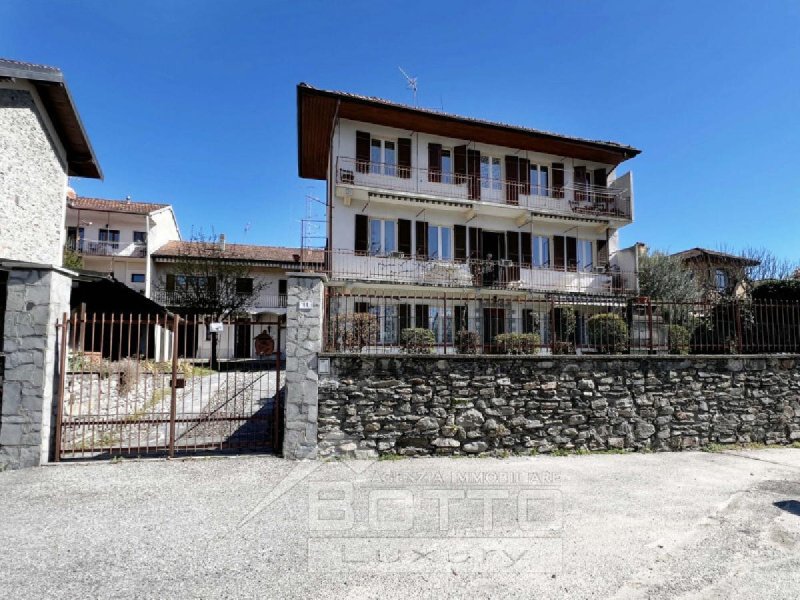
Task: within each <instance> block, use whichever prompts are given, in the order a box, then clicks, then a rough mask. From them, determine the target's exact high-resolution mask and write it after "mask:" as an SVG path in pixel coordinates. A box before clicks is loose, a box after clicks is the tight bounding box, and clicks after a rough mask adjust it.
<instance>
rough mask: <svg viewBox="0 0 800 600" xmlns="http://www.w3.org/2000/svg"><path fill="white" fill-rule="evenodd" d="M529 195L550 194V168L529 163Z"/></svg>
mask: <svg viewBox="0 0 800 600" xmlns="http://www.w3.org/2000/svg"><path fill="white" fill-rule="evenodd" d="M531 195H532V196H549V195H550V168H549V167H546V166H544V165H535V164H533V163H531Z"/></svg>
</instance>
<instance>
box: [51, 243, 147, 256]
mask: <svg viewBox="0 0 800 600" xmlns="http://www.w3.org/2000/svg"><path fill="white" fill-rule="evenodd" d="M66 247H67V250H72V251H73V252H77V253H78V254H83V255H86V256H125V257H132V258H144V257H146V256H147V244H144V243H140V242H132V243H130V244H125V243H122V242H119V241H109V240H86V239H75V238H68V239H67V243H66Z"/></svg>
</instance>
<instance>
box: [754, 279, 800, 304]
mask: <svg viewBox="0 0 800 600" xmlns="http://www.w3.org/2000/svg"><path fill="white" fill-rule="evenodd" d="M752 297H753V300H800V279H765V280H764V281H760V282H758V283H757V284H756V286H755V287H754V288H753V292H752Z"/></svg>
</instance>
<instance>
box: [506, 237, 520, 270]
mask: <svg viewBox="0 0 800 600" xmlns="http://www.w3.org/2000/svg"><path fill="white" fill-rule="evenodd" d="M506 248H507V251H506V258H508V260H510V261H513V262H515V263H519V232H518V231H507V232H506Z"/></svg>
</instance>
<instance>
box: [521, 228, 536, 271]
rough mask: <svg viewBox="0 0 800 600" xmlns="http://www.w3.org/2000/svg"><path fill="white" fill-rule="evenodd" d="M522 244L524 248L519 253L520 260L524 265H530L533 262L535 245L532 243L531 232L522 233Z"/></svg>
mask: <svg viewBox="0 0 800 600" xmlns="http://www.w3.org/2000/svg"><path fill="white" fill-rule="evenodd" d="M520 246H522V250H521V251H520V253H519V258H520V262H521V263H522V264H523V265H526V266H530V265H531V263H533V253H532V252H533V246H532V245H531V234H530V233H528V232H527V231H523V232H522V233H520Z"/></svg>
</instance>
